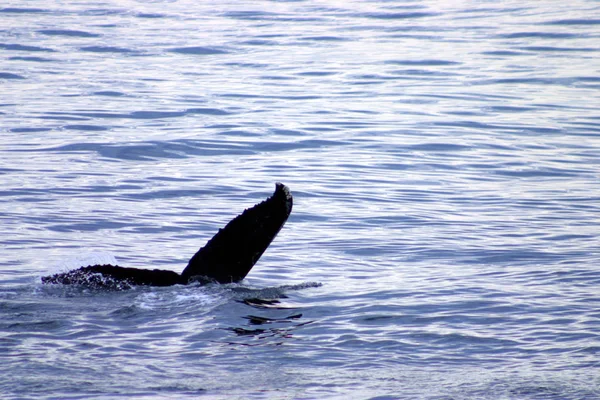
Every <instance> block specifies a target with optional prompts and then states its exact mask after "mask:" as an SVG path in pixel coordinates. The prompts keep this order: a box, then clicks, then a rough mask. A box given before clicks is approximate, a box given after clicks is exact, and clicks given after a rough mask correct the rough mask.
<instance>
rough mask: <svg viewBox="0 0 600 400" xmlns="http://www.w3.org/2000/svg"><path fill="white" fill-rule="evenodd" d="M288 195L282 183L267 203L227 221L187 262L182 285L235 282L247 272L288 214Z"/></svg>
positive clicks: (273, 237)
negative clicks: (201, 282)
mask: <svg viewBox="0 0 600 400" xmlns="http://www.w3.org/2000/svg"><path fill="white" fill-rule="evenodd" d="M292 205H293V200H292V194H291V193H290V190H289V189H288V188H287V187H286V186H285V185H283V184H282V183H277V184H276V185H275V193H273V195H272V196H271V197H269V198H268V199H267V200H265V201H263V202H262V203H259V204H257V205H255V206H254V207H252V208H249V209H247V210H245V211H244V212H243V213H242V214H240V215H238V216H237V217H235V218H234V219H233V220H231V221H230V222H229V223H228V224H227V225H226V226H225V227H224V228H223V229H219V232H217V234H216V235H215V236H214V237H213V238H212V239H210V240H209V241H208V243H206V245H205V246H204V247H202V248H201V249H200V250H198V252H197V253H196V254H195V255H194V256H193V257H192V258H191V259H190V261H189V263H188V265H187V267H186V268H185V269H184V270H183V272H182V273H181V276H182V278H183V279H184V280H185V281H189V280H196V279H198V278H199V279H208V280H214V281H216V282H219V283H231V282H238V281H241V280H242V279H244V277H245V276H246V275H247V274H248V272H250V270H251V269H252V267H253V266H254V264H256V262H257V261H258V259H259V258H260V256H261V255H262V254H263V253H264V252H265V250H266V249H267V247H269V244H271V242H272V241H273V239H275V236H277V233H279V231H280V230H281V228H282V227H283V225H284V224H285V222H286V221H287V219H288V217H289V215H290V213H291V212H292Z"/></svg>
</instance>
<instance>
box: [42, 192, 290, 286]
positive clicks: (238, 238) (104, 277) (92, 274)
mask: <svg viewBox="0 0 600 400" xmlns="http://www.w3.org/2000/svg"><path fill="white" fill-rule="evenodd" d="M292 203H293V201H292V195H291V193H290V190H289V189H288V188H287V187H286V186H285V185H283V184H281V183H277V184H276V185H275V192H274V193H273V195H272V196H271V197H269V198H268V199H267V200H265V201H263V202H262V203H259V204H257V205H255V206H254V207H251V208H248V209H247V210H245V211H244V212H243V213H242V214H240V215H238V216H237V217H235V218H234V219H233V220H231V221H230V222H229V223H228V224H227V225H226V226H225V227H224V228H222V229H219V232H217V234H216V235H215V236H214V237H213V238H212V239H210V240H209V241H208V243H206V245H205V246H204V247H202V248H201V249H200V250H198V252H197V253H196V254H195V255H194V256H193V257H192V258H191V259H190V261H189V263H188V265H187V267H186V268H185V269H184V270H183V272H182V273H181V275H179V274H178V273H176V272H173V271H167V270H159V269H153V270H148V269H138V268H125V267H119V266H116V265H109V264H105V265H91V266H87V267H81V268H79V269H76V270H72V271H68V272H64V273H58V274H54V275H50V276H44V277H42V282H43V283H61V284H66V285H69V284H77V285H86V286H93V287H101V288H116V289H124V288H129V287H131V286H135V285H150V286H171V285H176V284H187V283H190V282H193V281H200V282H203V281H204V282H218V283H231V282H238V281H241V280H242V279H244V277H245V276H246V275H247V274H248V272H250V270H251V269H252V267H253V266H254V264H255V263H256V262H257V261H258V259H259V258H260V256H261V255H262V254H263V253H264V251H265V250H266V249H267V247H269V244H271V242H272V241H273V239H274V238H275V236H276V235H277V233H278V232H279V230H280V229H281V228H282V227H283V225H284V224H285V222H286V221H287V218H288V216H289V215H290V213H291V212H292Z"/></svg>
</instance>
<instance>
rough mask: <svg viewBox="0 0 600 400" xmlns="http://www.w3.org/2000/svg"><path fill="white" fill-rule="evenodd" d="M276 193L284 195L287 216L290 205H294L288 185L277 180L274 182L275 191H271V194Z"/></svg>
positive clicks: (289, 211)
mask: <svg viewBox="0 0 600 400" xmlns="http://www.w3.org/2000/svg"><path fill="white" fill-rule="evenodd" d="M278 193H281V194H283V196H284V197H285V205H286V212H287V215H288V216H289V215H290V214H291V213H292V206H293V205H294V200H293V198H292V192H291V191H290V188H289V187H287V186H285V185H284V184H283V183H281V182H277V183H276V184H275V193H273V196H276V195H277V194H278Z"/></svg>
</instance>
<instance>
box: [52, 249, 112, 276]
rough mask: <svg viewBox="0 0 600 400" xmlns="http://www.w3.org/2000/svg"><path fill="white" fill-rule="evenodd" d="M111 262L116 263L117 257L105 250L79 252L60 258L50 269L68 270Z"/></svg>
mask: <svg viewBox="0 0 600 400" xmlns="http://www.w3.org/2000/svg"><path fill="white" fill-rule="evenodd" d="M103 264H111V265H118V264H117V259H116V258H115V257H114V256H113V255H112V254H110V253H107V252H93V253H81V254H77V255H75V256H72V257H69V258H68V259H65V260H62V261H60V262H58V263H56V264H55V265H53V266H52V268H51V270H52V271H58V272H63V271H68V270H72V269H77V268H79V267H87V266H88V265H103Z"/></svg>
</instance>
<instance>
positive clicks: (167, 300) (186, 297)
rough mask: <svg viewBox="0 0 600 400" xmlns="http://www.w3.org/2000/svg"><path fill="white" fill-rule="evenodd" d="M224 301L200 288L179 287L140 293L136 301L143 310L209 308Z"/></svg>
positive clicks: (217, 294) (213, 293)
mask: <svg viewBox="0 0 600 400" xmlns="http://www.w3.org/2000/svg"><path fill="white" fill-rule="evenodd" d="M223 301H224V298H223V296H221V295H220V294H219V293H216V292H212V291H209V290H204V289H202V288H200V287H198V286H178V287H176V289H175V290H173V287H171V288H168V289H165V288H160V289H158V288H157V289H154V290H152V291H150V292H144V293H140V294H139V295H138V296H137V297H136V299H135V305H136V306H137V307H139V308H140V309H143V310H157V309H162V308H171V307H173V306H183V305H186V306H188V305H193V306H194V307H207V306H212V305H215V304H220V303H221V302H223Z"/></svg>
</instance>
